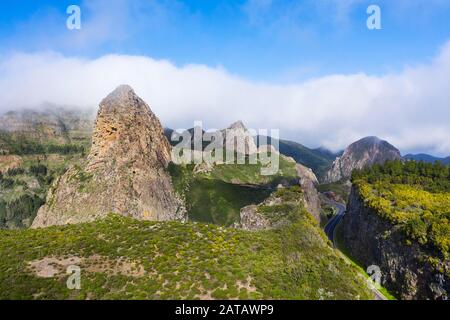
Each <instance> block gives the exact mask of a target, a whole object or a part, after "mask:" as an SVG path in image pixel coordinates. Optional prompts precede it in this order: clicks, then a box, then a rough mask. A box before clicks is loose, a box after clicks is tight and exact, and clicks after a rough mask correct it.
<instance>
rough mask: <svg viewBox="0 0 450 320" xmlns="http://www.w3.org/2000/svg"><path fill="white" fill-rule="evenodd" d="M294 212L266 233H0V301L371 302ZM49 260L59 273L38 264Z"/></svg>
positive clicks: (186, 227) (185, 228)
mask: <svg viewBox="0 0 450 320" xmlns="http://www.w3.org/2000/svg"><path fill="white" fill-rule="evenodd" d="M291 209H292V210H291V213H290V214H291V216H292V217H294V216H295V217H296V218H295V219H293V220H292V223H290V224H287V225H284V226H282V227H281V228H279V229H277V230H270V231H259V232H247V231H242V230H237V229H228V228H224V227H219V226H214V225H211V224H209V225H206V224H202V223H179V222H144V221H136V220H133V219H131V218H126V217H121V216H117V215H110V216H108V217H107V218H106V219H103V220H98V221H95V222H92V223H85V224H78V225H69V226H63V227H50V228H45V229H38V230H31V229H29V230H21V231H13V230H8V231H6V230H5V231H0V255H1V257H2V259H1V261H0V299H204V298H215V299H233V298H238V299H369V298H372V295H371V293H370V292H369V291H368V289H367V288H366V286H365V283H364V280H363V279H362V278H361V277H360V276H358V275H356V274H357V272H356V270H355V268H354V267H352V266H351V265H349V264H347V263H346V262H345V261H344V260H343V259H342V258H340V257H339V256H338V255H337V254H336V252H335V251H334V250H333V249H332V248H331V247H330V246H329V245H328V243H327V240H326V237H325V235H324V234H323V233H322V231H321V230H320V229H319V228H318V226H317V224H316V223H315V222H314V221H313V219H312V218H311V217H310V215H309V214H308V213H307V212H306V211H305V210H304V209H302V208H301V207H300V206H297V207H292V208H291ZM99 257H100V259H99ZM69 258H73V259H75V258H77V259H78V261H79V262H78V265H80V267H81V289H80V290H69V289H67V287H66V280H67V277H68V275H67V274H66V270H65V268H63V267H59V266H58V261H61V264H62V261H64V260H65V259H69ZM45 259H53V260H52V263H51V267H52V268H51V270H53V269H55V268H56V269H57V270H58V272H55V274H54V275H53V277H48V278H43V277H39V276H38V275H39V271H42V270H40V269H37V270H36V269H32V268H31V267H30V266H31V265H32V264H33V265H38V266H39V265H40V266H41V267H42V263H37V262H43V261H45ZM127 265H128V266H130V267H129V268H127Z"/></svg>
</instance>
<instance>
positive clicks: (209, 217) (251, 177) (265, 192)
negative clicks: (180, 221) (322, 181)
mask: <svg viewBox="0 0 450 320" xmlns="http://www.w3.org/2000/svg"><path fill="white" fill-rule="evenodd" d="M194 171H195V170H194V165H180V166H178V165H174V164H171V165H170V167H169V172H170V174H171V176H172V181H173V184H174V187H175V190H176V191H177V192H178V194H180V195H181V196H182V197H183V199H185V202H186V205H187V210H188V216H189V220H193V221H199V222H206V223H214V224H217V225H222V226H231V225H233V224H234V223H235V222H239V212H240V209H241V208H242V207H245V206H247V205H249V204H258V203H260V202H262V201H263V200H264V199H266V198H267V197H268V196H269V195H270V192H271V191H272V190H273V188H274V187H276V186H277V185H278V183H280V182H282V181H285V182H288V183H290V182H294V181H297V180H298V177H297V172H296V170H295V163H293V162H290V161H288V160H286V159H285V158H284V157H280V170H279V172H278V174H276V175H274V176H262V175H261V174H260V172H261V164H260V163H258V164H256V165H250V164H248V163H247V164H227V165H215V166H213V167H212V169H211V171H209V172H204V173H194Z"/></svg>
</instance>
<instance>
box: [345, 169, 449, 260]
mask: <svg viewBox="0 0 450 320" xmlns="http://www.w3.org/2000/svg"><path fill="white" fill-rule="evenodd" d="M352 180H353V183H354V184H355V185H356V186H357V188H358V191H359V193H360V194H361V196H362V197H363V198H364V201H365V203H366V204H367V205H368V206H369V207H370V208H373V209H374V210H375V211H376V212H377V213H378V214H380V216H381V217H383V218H384V219H386V220H388V221H390V222H391V223H392V224H393V225H395V226H397V227H399V228H400V229H401V231H402V232H403V233H404V235H405V237H406V239H407V240H406V241H407V244H410V243H411V242H412V241H415V242H418V243H419V244H420V245H422V246H424V247H426V248H428V249H429V251H430V259H434V258H440V259H448V258H449V246H450V224H449V220H450V168H449V167H447V166H443V165H442V164H440V163H434V164H430V163H423V162H413V161H408V162H406V163H401V162H400V161H388V162H386V164H385V165H384V166H379V165H377V166H374V167H372V168H369V169H366V170H363V171H357V172H354V174H353V177H352Z"/></svg>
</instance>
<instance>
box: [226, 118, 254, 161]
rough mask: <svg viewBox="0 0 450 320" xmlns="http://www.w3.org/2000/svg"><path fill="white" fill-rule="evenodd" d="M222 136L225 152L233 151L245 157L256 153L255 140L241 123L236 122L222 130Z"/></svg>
mask: <svg viewBox="0 0 450 320" xmlns="http://www.w3.org/2000/svg"><path fill="white" fill-rule="evenodd" d="M222 135H223V137H224V146H225V147H226V149H227V150H234V151H235V152H237V153H241V154H246V155H248V154H253V153H256V152H258V147H257V146H256V143H255V138H254V137H253V136H252V135H251V134H250V132H249V131H248V129H247V128H246V127H245V125H244V124H243V123H242V121H237V122H235V123H233V124H232V125H230V126H229V127H228V128H227V129H224V130H222Z"/></svg>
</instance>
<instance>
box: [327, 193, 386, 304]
mask: <svg viewBox="0 0 450 320" xmlns="http://www.w3.org/2000/svg"><path fill="white" fill-rule="evenodd" d="M329 205H331V206H333V207H335V208H336V209H337V210H338V213H337V214H335V215H334V216H333V218H331V219H330V221H328V223H327V224H326V226H325V228H324V231H325V234H326V235H327V237H328V239H330V241H331V242H332V243H333V246H334V247H335V248H337V245H336V238H335V230H336V227H337V226H338V224H339V223H340V222H341V220H342V218H344V215H345V212H346V208H345V205H343V204H342V203H339V202H335V201H330V202H329ZM370 289H371V290H372V292H373V293H374V296H375V299H376V300H387V298H386V297H385V296H384V295H383V294H382V293H381V292H380V291H379V290H378V289H376V288H375V287H373V286H371V287H370Z"/></svg>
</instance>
